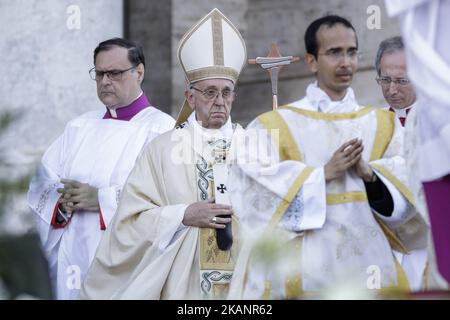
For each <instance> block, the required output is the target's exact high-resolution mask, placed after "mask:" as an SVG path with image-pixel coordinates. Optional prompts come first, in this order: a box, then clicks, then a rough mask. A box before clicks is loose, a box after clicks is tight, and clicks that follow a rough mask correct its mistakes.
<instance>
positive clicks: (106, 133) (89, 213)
mask: <svg viewBox="0 0 450 320" xmlns="http://www.w3.org/2000/svg"><path fill="white" fill-rule="evenodd" d="M94 65H95V67H94V68H93V69H91V70H90V71H89V74H90V76H91V78H92V79H93V80H95V82H96V84H97V94H98V98H99V99H100V101H101V102H102V103H103V104H104V105H105V107H106V112H105V110H98V111H92V112H88V113H86V114H83V115H81V116H79V117H78V118H76V119H74V120H72V121H70V122H69V123H68V124H67V126H66V128H65V130H64V133H63V134H62V135H61V136H59V137H58V138H57V140H56V141H55V142H53V143H52V145H51V146H50V147H49V149H48V150H47V151H46V152H45V154H44V156H43V158H42V161H41V165H40V167H39V169H38V173H37V175H36V176H35V177H34V178H33V180H32V182H31V185H30V189H29V192H28V203H29V206H30V208H31V209H32V211H33V212H34V213H35V217H36V218H37V227H38V230H39V233H40V236H41V239H42V241H43V244H44V248H45V251H46V254H47V257H48V260H49V266H50V274H51V278H52V282H53V285H54V290H55V292H56V297H57V298H58V299H74V298H77V297H78V294H79V289H80V287H81V283H82V281H83V279H84V277H85V274H86V272H87V270H88V267H89V265H90V263H91V262H92V259H93V258H94V254H95V251H96V249H97V246H98V244H99V242H100V239H101V237H102V236H103V233H104V230H105V229H106V227H107V226H108V225H109V223H110V221H111V219H112V217H113V215H114V214H115V211H116V208H117V204H118V199H119V196H120V193H121V190H122V187H123V185H124V183H125V180H126V178H127V177H128V174H129V173H130V171H131V169H132V168H133V165H134V163H135V161H136V159H137V157H138V155H139V154H140V152H141V149H142V148H143V147H144V146H145V145H146V144H147V143H148V142H149V141H151V140H152V139H153V138H155V137H156V136H158V135H160V134H161V133H163V132H165V131H168V130H170V129H171V128H173V126H174V123H175V121H174V120H173V119H172V118H171V117H170V116H168V115H167V114H165V113H163V112H161V111H159V110H158V109H156V108H154V107H152V106H151V105H150V102H149V100H148V99H147V97H146V95H145V93H144V92H143V91H142V89H141V84H142V81H143V80H144V73H145V70H144V68H145V58H144V54H143V52H142V49H141V48H140V47H138V46H137V45H135V44H134V43H132V42H131V41H128V40H126V39H120V38H114V39H110V40H107V41H104V42H101V43H100V44H99V45H98V46H97V48H96V49H95V51H94Z"/></svg>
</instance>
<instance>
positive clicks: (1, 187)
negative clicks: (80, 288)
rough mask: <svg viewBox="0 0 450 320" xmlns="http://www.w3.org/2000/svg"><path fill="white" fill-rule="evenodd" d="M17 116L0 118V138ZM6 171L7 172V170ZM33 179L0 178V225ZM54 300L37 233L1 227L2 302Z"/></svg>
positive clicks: (0, 162)
mask: <svg viewBox="0 0 450 320" xmlns="http://www.w3.org/2000/svg"><path fill="white" fill-rule="evenodd" d="M17 119H18V116H17V114H13V113H3V114H1V115H0V139H2V138H3V137H4V135H5V134H6V132H7V130H8V128H9V127H10V125H11V123H12V122H14V121H16V120H17ZM6 152H7V151H6V150H5V149H4V148H3V147H0V167H1V168H3V169H4V170H2V171H4V172H7V171H8V170H7V169H8V166H11V164H8V163H7V161H5V154H6ZM5 169H6V170H5ZM29 181H30V177H29V176H25V177H21V178H19V179H11V177H8V176H6V175H5V174H3V175H2V176H0V224H4V221H5V217H6V215H14V214H15V213H14V212H8V211H9V210H11V209H10V208H11V206H9V204H10V203H11V202H12V201H13V200H14V198H15V197H25V196H26V191H27V189H28V184H29ZM17 298H19V299H20V298H37V299H52V291H51V285H50V280H49V275H48V267H47V261H46V259H45V255H44V253H43V250H42V248H41V242H40V240H39V236H38V234H37V233H36V232H34V231H32V232H26V233H24V234H17V233H16V232H10V231H9V230H5V228H0V299H17Z"/></svg>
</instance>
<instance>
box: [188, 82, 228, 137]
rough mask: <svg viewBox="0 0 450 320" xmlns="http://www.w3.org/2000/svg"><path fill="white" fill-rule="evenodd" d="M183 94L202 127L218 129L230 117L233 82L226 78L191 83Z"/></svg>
mask: <svg viewBox="0 0 450 320" xmlns="http://www.w3.org/2000/svg"><path fill="white" fill-rule="evenodd" d="M185 96H186V99H187V101H188V103H189V106H190V107H191V109H192V110H194V112H195V115H196V119H197V121H198V122H199V124H200V125H201V126H202V127H204V128H208V129H219V128H221V127H222V126H223V125H224V124H225V123H226V122H227V121H228V118H229V117H230V112H231V107H232V104H233V100H234V84H233V82H232V81H231V80H228V79H208V80H201V81H197V82H195V83H193V84H191V86H190V89H189V90H187V91H186V92H185Z"/></svg>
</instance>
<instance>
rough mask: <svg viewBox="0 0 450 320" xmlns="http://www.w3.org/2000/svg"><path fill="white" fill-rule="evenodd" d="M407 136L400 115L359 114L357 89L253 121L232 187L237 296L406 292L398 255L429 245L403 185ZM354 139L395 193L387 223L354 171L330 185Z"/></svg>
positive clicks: (313, 95) (310, 95) (313, 93)
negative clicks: (332, 164)
mask: <svg viewBox="0 0 450 320" xmlns="http://www.w3.org/2000/svg"><path fill="white" fill-rule="evenodd" d="M402 130H403V129H402V127H401V125H400V123H399V122H398V120H396V119H395V115H394V114H393V113H390V112H386V111H384V110H376V109H373V108H363V107H359V106H358V105H357V103H356V101H355V98H354V94H353V91H352V89H351V88H349V89H348V91H347V94H346V96H345V97H344V99H343V100H342V101H338V102H332V101H331V100H330V99H329V97H328V96H327V95H326V94H325V93H324V92H323V91H322V90H321V89H320V88H318V87H317V84H311V85H310V86H309V87H308V89H307V96H306V97H305V98H304V99H302V100H299V101H297V102H294V103H292V104H290V105H289V106H286V107H281V108H279V109H278V110H276V111H272V112H268V113H265V114H263V115H261V116H259V117H258V118H257V119H255V120H254V121H253V122H252V123H251V124H250V125H249V126H248V128H247V130H246V135H247V138H246V143H247V144H246V145H245V149H244V151H243V152H239V153H238V158H237V165H236V166H233V167H232V169H231V173H230V178H229V183H228V187H229V191H230V198H231V200H232V205H233V209H234V211H235V215H236V217H237V218H238V219H239V222H240V226H241V231H242V233H241V234H242V238H241V239H240V241H241V251H240V254H239V258H238V261H237V263H236V267H235V273H234V275H233V281H232V284H231V289H230V297H232V298H263V297H264V298H269V297H272V298H283V297H288V298H295V297H301V296H302V294H304V293H306V292H317V291H320V290H324V289H326V288H331V287H333V286H339V285H340V284H342V282H346V283H347V284H349V283H351V284H352V285H351V287H352V288H360V289H367V288H378V287H381V288H387V287H393V286H399V287H402V288H406V289H407V287H408V283H407V279H406V277H405V275H404V273H403V271H402V269H401V267H400V266H399V264H398V263H396V260H395V259H394V257H393V253H392V249H393V248H394V249H396V250H399V251H403V252H407V251H408V250H412V249H417V248H423V247H425V245H426V231H427V229H426V228H425V227H424V223H423V220H422V219H421V217H420V215H418V214H417V212H416V210H415V209H414V206H413V199H412V196H411V193H410V191H409V190H408V188H407V186H406V181H407V176H406V170H405V160H404V158H403V131H402ZM261 133H262V134H261ZM255 137H258V138H257V142H256V143H255V140H254V139H255ZM264 138H267V139H264ZM353 138H360V139H362V140H363V144H364V151H363V155H362V156H363V158H364V160H366V161H368V162H369V164H370V166H371V167H372V168H373V169H374V170H375V173H376V174H377V176H378V178H379V179H381V180H382V181H383V183H384V184H385V185H386V187H387V188H388V189H389V192H390V193H391V195H392V198H393V201H394V210H393V213H392V216H390V217H384V216H382V215H380V214H378V213H377V212H374V210H372V209H371V207H370V206H369V203H368V197H367V194H366V191H365V186H364V182H363V181H362V179H360V178H359V177H358V176H357V175H356V174H355V173H354V172H352V171H350V172H347V173H345V175H344V176H342V177H341V178H339V179H336V180H333V181H331V182H329V183H326V182H325V176H324V169H323V168H324V166H325V164H326V163H327V162H328V161H329V160H330V159H331V157H332V155H333V153H334V152H335V151H336V150H337V149H338V148H339V147H340V146H341V145H342V144H343V143H345V142H347V141H349V140H351V139H353ZM249 230H251V232H249ZM264 236H265V237H264Z"/></svg>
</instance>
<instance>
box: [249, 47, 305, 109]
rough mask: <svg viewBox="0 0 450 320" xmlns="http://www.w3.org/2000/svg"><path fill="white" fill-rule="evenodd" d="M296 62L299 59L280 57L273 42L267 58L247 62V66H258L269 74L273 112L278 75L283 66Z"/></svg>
mask: <svg viewBox="0 0 450 320" xmlns="http://www.w3.org/2000/svg"><path fill="white" fill-rule="evenodd" d="M297 61H300V58H299V57H293V56H285V57H282V56H281V55H280V52H279V51H278V47H277V44H276V43H275V42H273V43H272V45H271V47H270V51H269V54H268V55H267V57H257V58H255V59H249V60H248V63H249V64H259V65H260V66H261V68H263V69H265V70H267V71H268V72H269V75H270V82H271V83H272V102H273V104H272V106H273V109H274V110H275V109H277V108H278V98H277V95H278V75H279V73H280V71H281V69H282V68H283V66H286V65H289V64H291V63H294V62H297Z"/></svg>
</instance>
